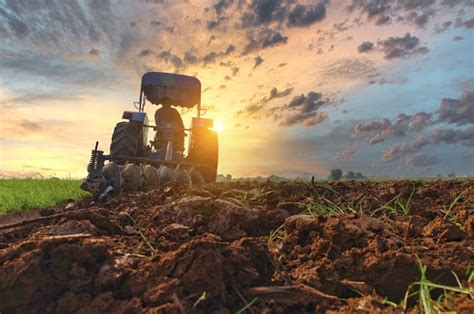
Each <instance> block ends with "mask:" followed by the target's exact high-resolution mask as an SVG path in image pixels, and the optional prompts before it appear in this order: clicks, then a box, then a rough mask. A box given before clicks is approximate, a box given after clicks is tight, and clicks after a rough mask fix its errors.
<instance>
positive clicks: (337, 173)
mask: <svg viewBox="0 0 474 314" xmlns="http://www.w3.org/2000/svg"><path fill="white" fill-rule="evenodd" d="M341 178H342V170H341V169H332V170H331V174H330V175H329V180H333V181H338V180H340V179H341Z"/></svg>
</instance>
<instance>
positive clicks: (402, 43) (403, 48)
mask: <svg viewBox="0 0 474 314" xmlns="http://www.w3.org/2000/svg"><path fill="white" fill-rule="evenodd" d="M378 45H379V46H380V48H381V49H382V51H383V52H384V58H385V59H388V60H390V59H397V58H406V57H410V56H415V55H421V54H425V53H427V52H428V48H426V47H422V46H420V39H419V38H418V37H416V36H412V35H410V33H406V34H405V36H404V37H389V38H387V39H385V40H380V41H379V42H378Z"/></svg>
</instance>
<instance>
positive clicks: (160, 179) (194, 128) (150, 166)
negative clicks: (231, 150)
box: [81, 72, 218, 200]
mask: <svg viewBox="0 0 474 314" xmlns="http://www.w3.org/2000/svg"><path fill="white" fill-rule="evenodd" d="M147 102H149V103H151V104H154V105H162V108H165V107H166V110H167V111H166V110H163V112H164V111H166V113H168V115H169V112H171V113H173V112H175V113H176V115H178V117H177V118H175V119H169V118H166V117H164V118H157V116H158V113H159V111H160V110H158V111H157V114H156V115H155V118H156V119H155V120H156V122H157V123H156V124H155V125H152V124H150V123H149V120H148V117H147V114H146V112H145V111H144V109H145V105H146V104H147ZM134 106H135V108H136V109H137V111H125V112H124V113H123V115H122V119H124V120H125V121H121V122H119V123H117V124H116V126H115V128H114V131H113V134H112V140H111V144H110V153H109V155H105V154H104V151H102V150H99V149H98V142H96V144H95V148H94V149H93V150H92V152H91V159H90V162H89V164H88V166H87V171H88V175H87V177H86V178H85V179H84V180H83V182H82V184H81V188H82V189H83V190H86V191H89V192H91V193H92V194H93V196H94V198H95V199H97V200H106V199H108V198H110V197H114V196H117V195H118V194H120V193H121V191H124V190H125V191H128V190H138V189H140V188H143V187H155V186H159V185H162V184H164V183H166V182H170V181H182V182H185V183H187V184H193V185H194V184H201V183H206V182H215V180H216V175H217V165H218V137H217V133H216V132H215V131H214V130H213V120H211V119H207V118H202V117H201V116H202V115H204V114H205V113H206V110H205V109H202V108H201V82H200V81H199V80H198V79H197V78H194V77H190V76H185V75H179V74H171V73H161V72H148V73H145V74H144V75H143V76H142V80H141V88H140V97H139V101H138V102H134ZM171 106H173V107H181V108H193V107H196V108H197V116H196V117H194V118H192V120H191V126H190V128H184V125H183V123H182V120H181V117H180V116H179V113H178V112H177V111H176V110H175V109H170V107H171ZM176 115H175V116H176ZM162 116H163V115H162ZM176 119H178V120H179V121H181V123H177V122H176ZM158 120H159V121H158ZM167 120H169V121H167ZM179 121H178V122H179ZM149 129H153V130H154V131H155V132H156V133H155V136H154V138H153V140H151V141H149V142H147V137H148V133H149V132H148V131H149ZM186 136H187V137H188V147H187V155H186V156H185V155H184V151H183V150H184V138H185V137H186Z"/></svg>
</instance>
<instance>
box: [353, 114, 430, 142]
mask: <svg viewBox="0 0 474 314" xmlns="http://www.w3.org/2000/svg"><path fill="white" fill-rule="evenodd" d="M431 117H432V114H430V113H426V112H417V113H414V114H413V115H406V114H403V113H400V114H398V117H397V119H396V120H395V121H394V122H393V123H392V122H391V121H390V120H388V119H387V118H382V119H379V120H372V121H368V122H364V123H357V124H356V126H355V127H354V133H353V134H354V136H356V137H365V138H367V142H368V143H369V144H370V145H374V144H377V143H380V142H383V141H384V140H385V139H387V138H393V137H401V136H404V135H405V134H407V133H408V132H412V131H415V132H419V131H422V130H424V129H425V128H427V127H429V126H431V125H432V124H433V122H432V120H431Z"/></svg>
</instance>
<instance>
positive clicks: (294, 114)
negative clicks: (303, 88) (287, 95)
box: [275, 91, 329, 127]
mask: <svg viewBox="0 0 474 314" xmlns="http://www.w3.org/2000/svg"><path fill="white" fill-rule="evenodd" d="M327 104H329V100H328V99H323V98H322V94H321V93H317V92H314V91H311V92H309V93H308V94H306V95H305V94H301V95H299V96H296V97H294V98H293V99H292V100H291V101H290V102H289V103H288V104H286V105H284V106H282V107H281V108H280V110H279V113H278V114H277V115H276V116H275V119H276V120H279V122H280V125H281V126H286V127H291V126H295V125H298V124H303V125H304V126H306V127H311V126H315V125H317V124H320V123H322V122H324V121H326V120H327V118H328V117H327V115H326V114H325V113H323V112H320V111H319V109H320V108H321V107H322V106H324V105H327Z"/></svg>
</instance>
